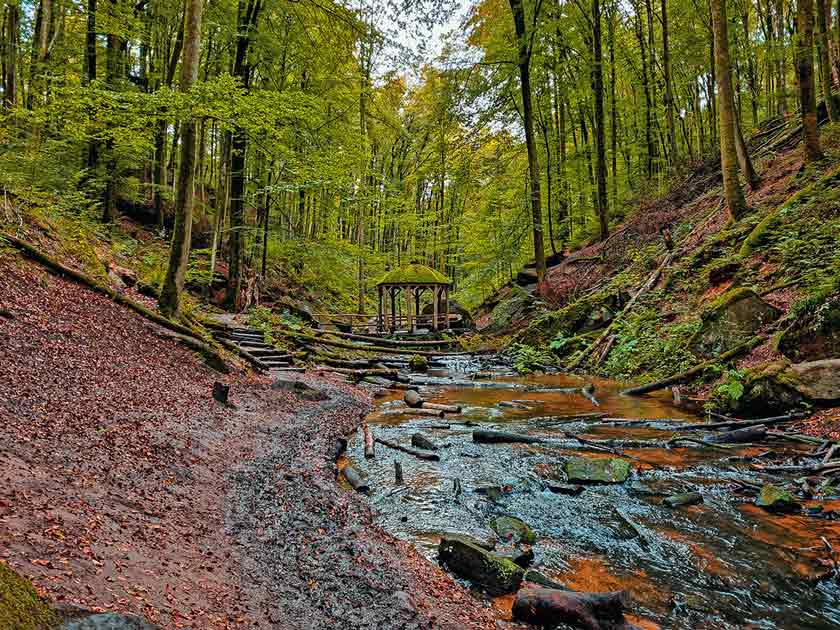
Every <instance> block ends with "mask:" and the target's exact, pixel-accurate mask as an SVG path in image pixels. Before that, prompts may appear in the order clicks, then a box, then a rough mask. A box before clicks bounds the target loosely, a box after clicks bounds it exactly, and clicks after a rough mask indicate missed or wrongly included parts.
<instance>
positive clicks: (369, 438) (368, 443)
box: [362, 423, 376, 459]
mask: <svg viewBox="0 0 840 630" xmlns="http://www.w3.org/2000/svg"><path fill="white" fill-rule="evenodd" d="M362 433H363V434H364V438H365V459H373V458H374V457H376V451H375V450H374V447H373V433H371V431H370V427H369V426H368V425H367V423H364V424H363V425H362Z"/></svg>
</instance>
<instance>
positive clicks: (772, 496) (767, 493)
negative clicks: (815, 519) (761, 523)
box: [755, 483, 800, 512]
mask: <svg viewBox="0 0 840 630" xmlns="http://www.w3.org/2000/svg"><path fill="white" fill-rule="evenodd" d="M755 504H756V505H757V506H758V507H760V508H763V509H765V510H767V511H768V512H798V511H799V509H800V506H799V501H797V500H796V497H794V496H793V495H792V494H791V493H790V492H787V491H786V490H782V489H781V488H778V487H776V486H774V485H773V484H771V483H766V484H764V487H762V488H761V492H759V494H758V497H756V499H755Z"/></svg>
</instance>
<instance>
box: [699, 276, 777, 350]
mask: <svg viewBox="0 0 840 630" xmlns="http://www.w3.org/2000/svg"><path fill="white" fill-rule="evenodd" d="M780 315H781V311H779V309H777V308H776V307H775V306H772V305H771V304H768V303H767V302H765V301H764V300H762V299H761V298H760V297H759V296H758V295H756V294H755V292H754V291H752V290H750V289H744V288H740V289H732V290H731V291H727V292H726V293H724V294H723V295H721V296H720V297H719V298H717V299H716V300H715V301H714V302H713V303H712V304H711V305H709V307H708V308H707V309H706V310H705V312H704V313H703V314H702V316H701V320H702V323H701V326H700V329H699V330H698V331H697V332H696V333H695V334H694V335H693V336H692V338H691V339H690V340H689V348H690V350H691V351H692V352H694V354H696V355H697V356H700V357H705V358H712V357H716V356H719V355H721V354H723V353H724V352H727V351H728V350H731V349H732V348H734V347H735V346H738V345H740V344H742V343H744V342H745V341H748V340H749V339H750V338H751V337H752V336H753V335H754V334H755V333H756V331H758V330H759V329H760V328H762V327H763V326H765V325H766V324H768V323H770V322H774V321H776V320H777V319H778V318H779V316H780Z"/></svg>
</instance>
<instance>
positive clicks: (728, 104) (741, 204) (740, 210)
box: [711, 0, 747, 220]
mask: <svg viewBox="0 0 840 630" xmlns="http://www.w3.org/2000/svg"><path fill="white" fill-rule="evenodd" d="M711 7H712V28H713V31H714V37H715V65H716V74H717V81H718V113H719V116H720V133H719V135H720V165H721V172H722V174H723V192H724V195H725V197H726V205H727V207H728V209H729V216H730V217H731V218H732V219H733V220H735V219H738V218H740V217H741V216H743V215H744V213H746V211H747V202H746V199H744V191H743V190H742V189H741V182H740V180H739V179H738V157H737V155H736V149H735V111H734V109H735V108H734V103H735V100H734V94H733V90H732V76H731V74H730V65H729V39H728V37H729V36H728V33H727V22H726V0H711Z"/></svg>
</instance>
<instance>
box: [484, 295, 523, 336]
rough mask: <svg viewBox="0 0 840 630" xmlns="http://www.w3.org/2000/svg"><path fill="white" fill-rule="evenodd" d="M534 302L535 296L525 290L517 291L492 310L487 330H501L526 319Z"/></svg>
mask: <svg viewBox="0 0 840 630" xmlns="http://www.w3.org/2000/svg"><path fill="white" fill-rule="evenodd" d="M533 304H534V298H533V297H531V296H530V295H529V294H527V293H525V292H524V291H521V290H520V291H516V292H515V293H513V295H511V296H510V297H508V298H506V299H504V300H502V301H501V302H499V303H498V304H497V305H496V307H495V308H494V309H493V310H492V311H491V312H490V317H489V319H490V323H489V324H488V326H487V327H486V329H485V330H486V332H501V331H503V330H505V329H507V328H508V327H510V326H511V325H512V324H514V323H516V322H517V321H520V320H523V319H525V317H526V316H527V315H528V314H529V313H530V311H531V309H532V307H533Z"/></svg>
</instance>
